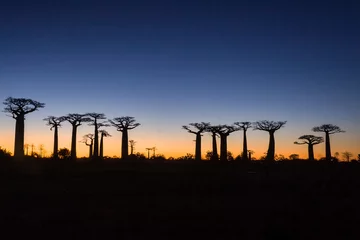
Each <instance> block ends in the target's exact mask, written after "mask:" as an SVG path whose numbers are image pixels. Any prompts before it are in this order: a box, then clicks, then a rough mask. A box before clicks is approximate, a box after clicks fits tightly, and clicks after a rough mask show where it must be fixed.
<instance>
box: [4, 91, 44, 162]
mask: <svg viewBox="0 0 360 240" xmlns="http://www.w3.org/2000/svg"><path fill="white" fill-rule="evenodd" d="M3 104H4V105H5V108H4V112H5V113H10V114H11V115H12V118H14V119H15V120H16V123H15V147H14V158H15V159H16V160H21V159H23V157H24V131H25V115H27V114H29V113H32V112H34V111H37V110H38V109H39V108H44V107H45V103H41V102H38V101H34V100H32V99H28V98H12V97H8V98H7V99H5V101H4V102H3Z"/></svg>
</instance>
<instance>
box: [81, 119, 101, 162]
mask: <svg viewBox="0 0 360 240" xmlns="http://www.w3.org/2000/svg"><path fill="white" fill-rule="evenodd" d="M85 115H86V116H88V117H90V118H91V122H90V124H89V125H90V126H94V128H95V129H94V152H93V158H94V159H97V158H98V157H99V125H98V123H99V120H103V119H106V117H105V114H104V113H86V114H85Z"/></svg>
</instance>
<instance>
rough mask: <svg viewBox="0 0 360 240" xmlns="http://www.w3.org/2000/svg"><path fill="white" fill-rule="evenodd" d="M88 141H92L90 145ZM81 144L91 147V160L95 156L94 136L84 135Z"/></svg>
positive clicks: (90, 134)
mask: <svg viewBox="0 0 360 240" xmlns="http://www.w3.org/2000/svg"><path fill="white" fill-rule="evenodd" d="M88 140H89V141H90V143H88ZM81 142H82V143H85V145H86V146H89V159H91V158H92V156H93V146H94V134H92V133H88V134H86V135H84V136H83V140H82V141H81Z"/></svg>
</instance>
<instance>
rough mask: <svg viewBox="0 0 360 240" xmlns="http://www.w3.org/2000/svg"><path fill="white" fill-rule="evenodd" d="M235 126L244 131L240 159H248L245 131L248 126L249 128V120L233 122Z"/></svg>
mask: <svg viewBox="0 0 360 240" xmlns="http://www.w3.org/2000/svg"><path fill="white" fill-rule="evenodd" d="M234 125H235V126H238V127H239V128H240V130H242V131H243V132H244V136H243V152H242V156H241V158H242V160H248V147H247V136H246V132H247V130H248V129H249V128H251V127H252V126H251V122H235V123H234Z"/></svg>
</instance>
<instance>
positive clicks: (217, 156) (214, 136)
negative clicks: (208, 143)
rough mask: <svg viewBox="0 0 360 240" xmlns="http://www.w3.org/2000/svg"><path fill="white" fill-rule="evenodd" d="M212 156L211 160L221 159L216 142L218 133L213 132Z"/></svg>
mask: <svg viewBox="0 0 360 240" xmlns="http://www.w3.org/2000/svg"><path fill="white" fill-rule="evenodd" d="M212 153H213V154H212V156H211V160H213V161H218V160H219V155H218V152H217V144H216V133H213V135H212Z"/></svg>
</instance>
